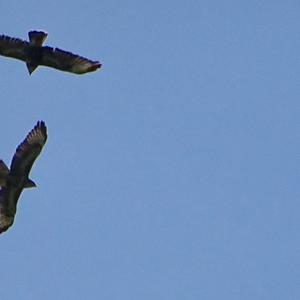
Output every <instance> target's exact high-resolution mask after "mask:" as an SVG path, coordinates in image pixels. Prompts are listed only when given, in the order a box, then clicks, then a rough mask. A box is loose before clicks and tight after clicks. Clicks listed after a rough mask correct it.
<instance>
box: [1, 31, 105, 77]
mask: <svg viewBox="0 0 300 300" xmlns="http://www.w3.org/2000/svg"><path fill="white" fill-rule="evenodd" d="M28 36H29V42H27V41H23V40H21V39H18V38H12V37H9V36H6V35H0V55H3V56H8V57H12V58H16V59H19V60H22V61H25V63H26V66H27V69H28V71H29V74H31V73H32V72H33V71H34V70H35V69H36V68H37V67H38V66H47V67H50V68H55V69H58V70H61V71H66V72H71V73H75V74H84V73H88V72H93V71H96V70H97V69H98V68H100V67H101V64H100V63H99V62H98V61H93V60H90V59H88V58H84V57H82V56H79V55H77V54H73V53H71V52H68V51H64V50H61V49H59V48H52V47H48V46H43V42H44V41H45V39H46V38H47V33H45V32H43V31H30V32H29V33H28Z"/></svg>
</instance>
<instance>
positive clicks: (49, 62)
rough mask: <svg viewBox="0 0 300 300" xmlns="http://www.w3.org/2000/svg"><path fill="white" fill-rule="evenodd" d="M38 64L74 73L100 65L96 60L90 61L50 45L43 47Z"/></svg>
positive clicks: (92, 69)
mask: <svg viewBox="0 0 300 300" xmlns="http://www.w3.org/2000/svg"><path fill="white" fill-rule="evenodd" d="M40 64H41V65H44V66H48V67H51V68H55V69H58V70H62V71H66V72H71V73H75V74H84V73H87V72H93V71H96V70H97V69H98V68H100V67H101V64H100V63H99V62H98V61H92V60H90V59H87V58H84V57H82V56H79V55H76V54H73V53H71V52H67V51H64V50H61V49H58V48H55V49H54V48H51V47H43V55H42V58H41V61H40Z"/></svg>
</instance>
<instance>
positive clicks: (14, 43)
mask: <svg viewBox="0 0 300 300" xmlns="http://www.w3.org/2000/svg"><path fill="white" fill-rule="evenodd" d="M28 48H29V43H28V42H26V41H23V40H21V39H17V38H12V37H9V36H6V35H0V55H3V56H8V57H13V58H16V59H20V60H23V61H26V58H27V53H28Z"/></svg>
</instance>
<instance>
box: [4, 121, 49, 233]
mask: <svg viewBox="0 0 300 300" xmlns="http://www.w3.org/2000/svg"><path fill="white" fill-rule="evenodd" d="M46 140H47V128H46V126H45V123H44V122H43V121H41V122H38V123H37V124H36V126H35V127H34V128H33V129H32V130H31V131H30V132H29V134H28V135H27V136H26V138H25V140H24V141H23V142H22V143H21V144H20V145H19V146H18V148H17V150H16V153H15V155H14V156H13V159H12V162H11V166H10V169H9V168H8V167H7V166H6V165H5V163H4V162H3V161H2V160H0V186H1V189H0V234H1V233H2V232H4V231H6V230H7V229H8V228H9V227H10V226H11V225H12V224H13V222H14V217H15V214H16V210H17V203H18V200H19V197H20V195H21V193H22V191H23V189H24V188H30V187H35V186H36V185H35V183H34V182H33V181H32V180H31V179H29V173H30V170H31V167H32V165H33V163H34V161H35V160H36V158H37V157H38V155H39V154H40V152H41V150H42V148H43V146H44V145H45V143H46Z"/></svg>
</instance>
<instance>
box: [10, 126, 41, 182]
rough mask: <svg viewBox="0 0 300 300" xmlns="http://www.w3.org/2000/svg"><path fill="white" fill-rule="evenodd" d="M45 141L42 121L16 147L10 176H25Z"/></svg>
mask: <svg viewBox="0 0 300 300" xmlns="http://www.w3.org/2000/svg"><path fill="white" fill-rule="evenodd" d="M46 140H47V128H46V125H45V123H44V122H43V121H39V122H37V124H36V125H35V127H34V128H33V129H32V130H31V131H30V132H29V133H28V135H27V136H26V138H25V140H24V141H23V142H22V143H21V144H20V145H19V146H18V148H17V150H16V153H15V155H14V157H13V159H12V162H11V166H10V174H11V175H12V176H14V175H17V176H27V177H28V174H29V172H30V170H31V167H32V165H33V163H34V161H35V160H36V158H37V157H38V155H39V154H40V152H41V151H42V148H43V146H44V145H45V143H46Z"/></svg>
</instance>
